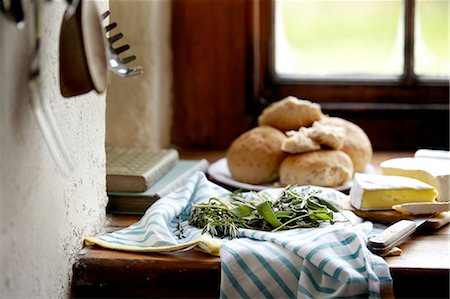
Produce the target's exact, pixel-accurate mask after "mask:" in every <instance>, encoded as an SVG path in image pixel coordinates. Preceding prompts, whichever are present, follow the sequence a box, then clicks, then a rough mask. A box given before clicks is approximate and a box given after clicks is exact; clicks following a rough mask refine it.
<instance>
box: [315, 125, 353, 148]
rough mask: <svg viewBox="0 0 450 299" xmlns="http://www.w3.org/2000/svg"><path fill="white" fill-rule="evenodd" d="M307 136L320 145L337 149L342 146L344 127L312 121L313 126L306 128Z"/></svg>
mask: <svg viewBox="0 0 450 299" xmlns="http://www.w3.org/2000/svg"><path fill="white" fill-rule="evenodd" d="M308 136H309V137H310V138H311V139H312V140H314V141H315V142H317V143H318V144H320V145H321V146H327V147H329V148H332V149H337V150H338V149H341V148H342V147H343V146H344V139H345V129H344V128H341V127H335V126H327V125H323V124H320V123H319V122H314V124H313V126H312V127H311V128H308Z"/></svg>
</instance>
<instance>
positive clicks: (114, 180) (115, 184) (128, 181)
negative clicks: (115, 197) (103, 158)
mask: <svg viewBox="0 0 450 299" xmlns="http://www.w3.org/2000/svg"><path fill="white" fill-rule="evenodd" d="M106 190H107V191H108V192H120V191H123V190H127V191H131V192H143V191H145V190H147V187H146V186H145V180H144V178H143V177H141V176H131V175H128V176H125V175H107V176H106Z"/></svg>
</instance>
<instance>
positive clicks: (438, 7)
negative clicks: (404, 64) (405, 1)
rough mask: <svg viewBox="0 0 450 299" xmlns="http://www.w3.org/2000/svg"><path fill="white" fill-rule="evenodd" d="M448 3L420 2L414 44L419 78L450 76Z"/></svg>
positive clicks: (437, 0) (442, 0)
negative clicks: (422, 76) (425, 76)
mask: <svg viewBox="0 0 450 299" xmlns="http://www.w3.org/2000/svg"><path fill="white" fill-rule="evenodd" d="M448 15H449V1H448V0H426V1H425V0H419V1H417V4H416V27H415V39H414V40H415V44H414V57H415V60H414V64H415V72H416V74H418V75H429V76H443V77H444V76H445V77H448V75H449V53H448V51H449V47H448V42H449V37H448V34H449V32H448V26H449V23H448Z"/></svg>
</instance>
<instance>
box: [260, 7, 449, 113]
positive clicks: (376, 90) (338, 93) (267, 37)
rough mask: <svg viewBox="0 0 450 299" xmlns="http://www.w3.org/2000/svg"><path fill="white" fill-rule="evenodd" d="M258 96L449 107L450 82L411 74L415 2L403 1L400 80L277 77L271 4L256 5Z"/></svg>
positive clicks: (392, 78) (412, 66) (412, 67)
mask: <svg viewBox="0 0 450 299" xmlns="http://www.w3.org/2000/svg"><path fill="white" fill-rule="evenodd" d="M258 2H259V3H258V4H259V5H258V6H259V7H258V9H257V10H256V12H257V13H258V14H259V16H257V18H258V19H259V20H260V24H259V28H260V29H259V35H260V43H259V49H258V51H259V52H260V54H259V55H258V56H259V57H260V61H259V65H260V71H259V76H260V80H259V82H260V84H261V88H260V95H262V96H265V97H267V98H273V97H274V96H278V97H279V96H280V95H281V96H285V95H288V94H289V93H293V92H294V93H296V94H300V95H301V94H303V95H304V96H305V97H309V98H312V99H314V100H316V101H321V102H347V103H355V102H358V103H362V102H368V103H370V102H372V103H374V102H376V103H408V104H423V105H426V104H448V96H449V91H448V89H449V81H448V80H445V79H439V78H431V77H422V76H417V75H415V74H414V71H413V69H414V60H413V52H414V25H413V23H414V10H415V5H414V0H405V5H406V7H405V19H404V23H405V46H404V58H405V64H404V71H403V74H402V75H401V76H399V77H394V76H392V77H381V76H380V77H363V78H358V79H356V78H348V79H342V78H333V77H331V76H330V77H329V78H327V79H323V78H320V79H319V78H314V77H311V78H307V77H298V78H295V77H291V78H288V77H285V78H283V77H280V76H277V75H276V74H275V70H274V67H273V66H274V33H273V29H274V0H261V1H258Z"/></svg>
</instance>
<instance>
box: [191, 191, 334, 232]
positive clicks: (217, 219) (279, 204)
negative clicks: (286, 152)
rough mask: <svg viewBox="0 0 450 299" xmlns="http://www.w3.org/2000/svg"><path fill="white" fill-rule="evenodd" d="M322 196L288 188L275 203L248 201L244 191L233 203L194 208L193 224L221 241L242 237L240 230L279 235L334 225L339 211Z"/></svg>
mask: <svg viewBox="0 0 450 299" xmlns="http://www.w3.org/2000/svg"><path fill="white" fill-rule="evenodd" d="M317 194H318V192H310V191H306V192H302V193H301V194H300V193H297V192H295V190H294V187H292V186H288V187H286V188H285V189H284V190H283V192H282V193H281V195H280V196H279V197H278V198H277V199H276V200H274V201H272V200H271V199H270V198H268V197H267V196H265V195H264V194H260V193H254V192H252V193H251V194H250V199H246V198H245V197H244V196H243V194H242V193H241V192H240V191H236V192H234V193H231V194H230V199H231V202H228V201H225V200H222V199H219V198H214V197H213V198H210V199H209V200H208V201H207V202H205V203H203V204H199V205H194V206H193V208H192V212H191V215H190V218H189V224H190V225H193V226H196V227H198V228H202V229H203V233H206V232H209V233H210V234H211V235H213V236H219V237H226V236H228V237H230V238H236V237H239V231H238V228H249V229H255V230H264V231H279V230H286V229H294V228H300V227H317V226H319V225H320V223H321V222H323V221H329V222H331V223H333V212H338V211H339V209H338V208H337V207H335V206H334V205H333V204H332V203H330V202H328V201H326V200H324V199H322V198H319V197H317Z"/></svg>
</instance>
